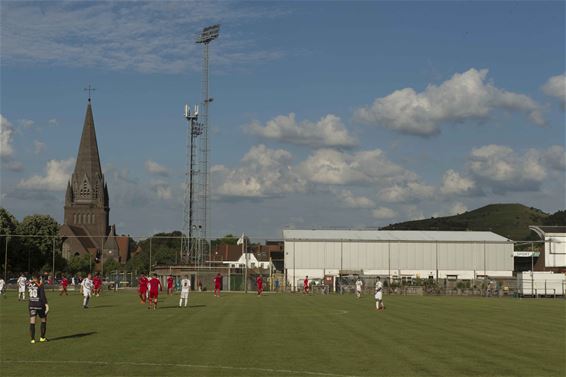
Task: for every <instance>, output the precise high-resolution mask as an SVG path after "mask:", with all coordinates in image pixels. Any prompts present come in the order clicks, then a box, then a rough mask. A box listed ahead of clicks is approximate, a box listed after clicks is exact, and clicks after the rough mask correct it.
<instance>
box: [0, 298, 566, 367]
mask: <svg viewBox="0 0 566 377" xmlns="http://www.w3.org/2000/svg"><path fill="white" fill-rule="evenodd" d="M47 297H48V299H49V304H50V313H49V322H48V328H47V337H48V338H49V339H50V341H49V342H47V343H36V344H30V342H29V335H28V314H27V302H26V303H24V302H18V301H17V297H16V292H14V291H10V292H8V298H6V299H4V298H0V347H1V348H0V364H1V365H0V375H2V376H29V375H37V376H42V377H45V376H93V375H103V376H474V377H478V376H564V375H565V373H566V366H565V361H564V360H565V355H566V347H565V334H566V328H565V327H566V316H565V312H566V300H563V299H556V300H550V299H538V300H533V299H511V298H499V299H498V298H471V297H420V296H419V297H417V296H413V297H411V296H385V305H386V310H385V311H382V312H376V311H375V309H374V308H375V304H374V301H373V300H372V297H371V296H370V295H366V296H365V297H362V298H361V299H359V300H358V299H355V298H354V297H353V296H352V295H342V296H340V295H327V296H322V295H312V296H305V295H302V294H267V295H264V296H263V297H256V296H255V295H252V294H248V295H244V294H241V293H226V294H223V296H222V297H221V298H215V297H213V295H212V293H191V299H190V304H189V306H190V307H189V308H178V307H177V305H178V300H179V295H178V294H176V295H174V296H169V297H167V296H166V295H164V294H162V295H161V298H162V300H161V302H160V307H159V309H157V310H155V311H154V310H148V309H147V307H146V306H144V305H141V304H140V303H139V300H138V299H137V296H136V293H135V292H134V291H120V292H118V293H113V292H104V295H103V296H101V297H94V298H92V300H91V307H90V308H89V309H86V310H85V309H82V307H81V303H82V296H80V295H79V294H78V293H76V292H71V293H70V294H69V296H66V297H65V296H64V297H60V296H58V293H57V292H51V291H48V292H47ZM36 337H37V338H39V325H38V326H37V329H36Z"/></svg>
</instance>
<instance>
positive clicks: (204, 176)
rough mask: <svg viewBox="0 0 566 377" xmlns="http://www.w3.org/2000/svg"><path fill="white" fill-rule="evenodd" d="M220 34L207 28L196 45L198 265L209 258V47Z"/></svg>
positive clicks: (215, 26) (212, 27) (215, 29)
mask: <svg viewBox="0 0 566 377" xmlns="http://www.w3.org/2000/svg"><path fill="white" fill-rule="evenodd" d="M219 33H220V25H218V24H217V25H212V26H207V27H205V28H204V29H202V32H201V34H200V35H199V36H198V37H197V39H196V43H200V44H202V46H203V55H202V105H203V106H202V110H203V111H202V114H201V124H202V137H201V138H200V145H201V150H200V187H199V193H200V195H199V198H198V201H199V204H200V208H199V211H200V216H199V217H200V222H201V224H200V225H201V226H202V228H201V237H202V241H204V242H202V243H200V242H199V243H200V244H201V245H202V246H203V248H204V249H205V250H201V251H200V253H199V255H198V261H197V264H200V263H203V262H204V261H205V258H206V257H207V256H208V252H209V246H208V245H209V244H208V242H207V237H208V221H209V219H208V211H209V208H208V196H209V193H208V190H209V186H210V185H209V183H210V182H209V180H210V174H209V167H208V152H209V143H208V128H209V127H208V105H209V104H210V103H211V102H212V100H213V99H212V98H211V97H210V96H209V93H208V45H209V44H210V42H212V41H213V40H215V39H216V38H218V35H219Z"/></svg>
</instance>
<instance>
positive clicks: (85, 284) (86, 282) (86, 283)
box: [81, 273, 94, 309]
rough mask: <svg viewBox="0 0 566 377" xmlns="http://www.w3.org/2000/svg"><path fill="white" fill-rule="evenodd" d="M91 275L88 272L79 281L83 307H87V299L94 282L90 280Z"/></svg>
mask: <svg viewBox="0 0 566 377" xmlns="http://www.w3.org/2000/svg"><path fill="white" fill-rule="evenodd" d="M91 278H92V275H91V274H90V273H89V274H88V275H87V276H86V278H84V279H83V281H82V282H81V291H82V292H83V308H85V309H88V301H89V300H90V295H91V294H92V288H93V287H94V283H93V282H92V279H91Z"/></svg>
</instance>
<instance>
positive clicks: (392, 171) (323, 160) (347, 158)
mask: <svg viewBox="0 0 566 377" xmlns="http://www.w3.org/2000/svg"><path fill="white" fill-rule="evenodd" d="M298 171H299V173H300V174H301V175H302V176H303V177H304V178H305V179H306V180H308V181H310V182H313V183H321V184H332V185H345V184H351V183H358V184H360V183H366V184H368V183H372V182H378V181H379V182H380V183H386V182H391V181H392V180H397V179H404V178H408V177H413V176H415V175H414V173H412V172H409V171H407V170H405V169H404V168H403V167H401V166H399V165H397V164H395V163H393V162H391V161H390V160H388V159H387V157H386V156H385V153H384V152H383V151H381V150H380V149H374V150H368V151H360V152H356V153H353V154H349V153H345V152H341V151H337V150H333V149H320V150H317V151H316V152H315V153H314V154H312V155H311V156H309V157H308V158H307V159H306V160H305V161H303V162H302V163H301V164H300V165H299V166H298Z"/></svg>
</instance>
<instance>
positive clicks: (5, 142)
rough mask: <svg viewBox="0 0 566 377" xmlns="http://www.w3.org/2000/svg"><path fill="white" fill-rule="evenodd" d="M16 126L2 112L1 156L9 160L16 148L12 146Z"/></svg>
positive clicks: (0, 121) (0, 117)
mask: <svg viewBox="0 0 566 377" xmlns="http://www.w3.org/2000/svg"><path fill="white" fill-rule="evenodd" d="M13 133H14V126H13V125H12V123H10V121H9V120H8V119H6V118H5V117H4V115H2V114H0V158H2V160H3V161H7V160H8V159H10V158H11V157H12V154H13V153H14V148H13V146H12V138H13Z"/></svg>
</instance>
